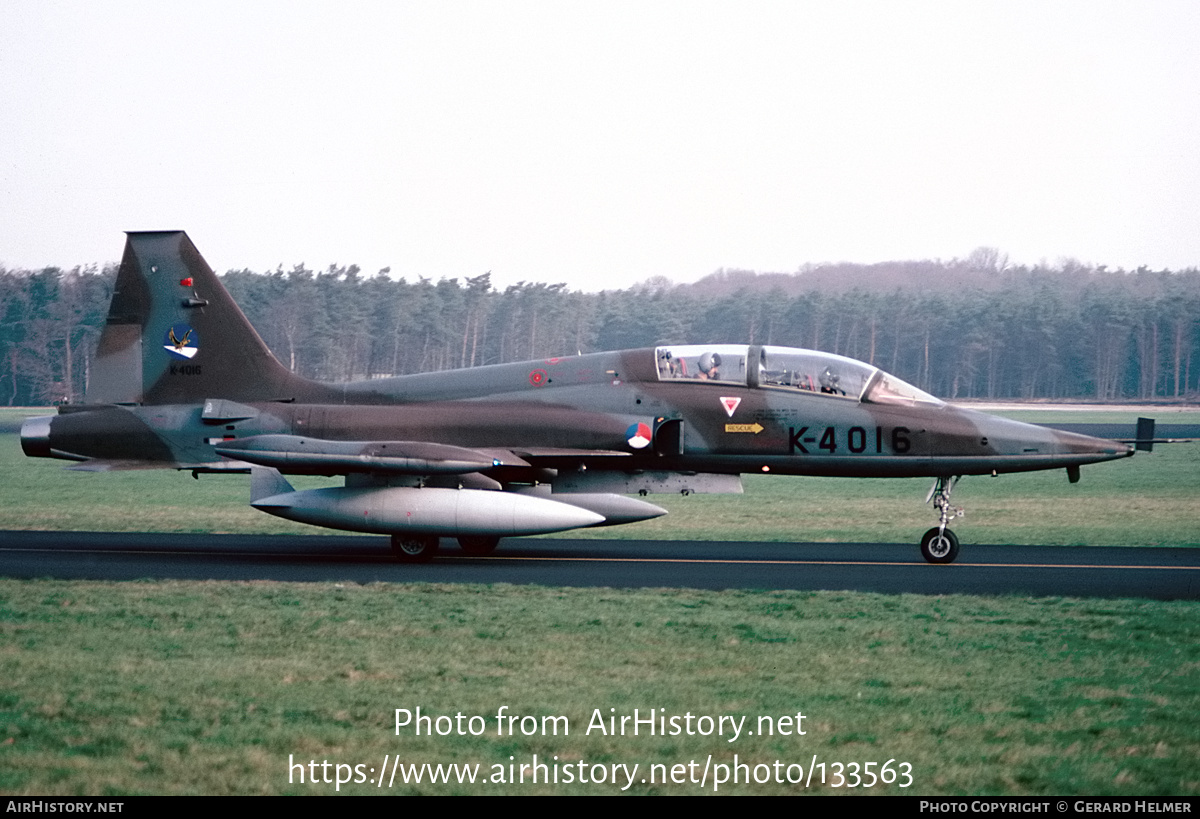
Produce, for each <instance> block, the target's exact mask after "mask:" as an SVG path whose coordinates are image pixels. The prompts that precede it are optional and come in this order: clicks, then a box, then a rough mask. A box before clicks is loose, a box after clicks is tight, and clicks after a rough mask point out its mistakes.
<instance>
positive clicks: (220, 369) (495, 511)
mask: <svg viewBox="0 0 1200 819" xmlns="http://www.w3.org/2000/svg"><path fill="white" fill-rule="evenodd" d="M93 373H94V374H93V377H92V379H91V384H90V386H89V392H88V395H87V400H86V402H85V403H84V404H80V405H67V406H62V407H60V408H59V412H58V414H57V415H54V416H42V417H37V418H30V419H28V420H27V421H26V422H25V424H24V425H23V427H22V430H21V444H22V447H23V448H24V451H25V453H26V454H27V455H30V456H33V457H48V458H63V459H67V460H71V461H78V462H80V463H79V464H78V465H77V466H76V467H75V468H80V469H90V470H106V469H120V468H139V467H147V466H152V467H169V468H175V469H184V470H191V471H192V472H193V473H194V474H199V473H202V472H204V473H209V472H214V473H215V472H250V473H251V475H252V477H251V505H252V506H254V507H255V508H258V509H261V510H263V511H265V512H269V513H271V514H273V515H278V516H280V517H283V518H287V519H290V520H296V521H302V522H304V523H310V524H315V525H317V526H326V527H331V528H334V529H345V530H351V531H359V532H376V533H383V534H389V535H391V538H392V546H393V550H394V552H395V554H396V556H397V558H399V559H400V560H402V561H410V562H413V561H425V560H428V559H430V558H431V557H432V556H433V555H434V553H435V552H436V551H437V549H438V545H439V538H442V537H450V538H457V539H458V542H459V544H460V546H461V547H462V549H463V550H464V551H465V552H466V553H467V554H471V555H485V554H488V553H490V552H491V551H492V550H493V549H494V548H495V547H496V544H497V543H498V541H499V540H500V538H502V537H506V536H513V535H529V534H536V533H543V532H556V531H564V530H568V529H575V528H580V527H588V526H606V525H614V524H620V523H629V522H633V521H638V520H646V519H649V518H653V517H657V516H659V515H662V514H664V510H662V509H661V508H659V507H657V506H654V505H653V504H650V503H648V502H646V501H644V500H641V499H639V498H634V497H629V495H638V496H645V495H648V494H652V493H683V494H690V493H712V492H741V491H742V484H741V477H740V476H741V475H742V474H743V473H760V474H761V473H769V474H772V475H828V476H851V477H862V478H889V477H896V478H898V477H928V478H932V479H934V484H933V488H932V489H931V490H930V495H929V497H928V498H927V499H926V500H927V501H929V500H932V501H933V503H934V507H935V509H936V511H937V514H938V525H937V526H934V527H933V528H931V529H930V530H929V531H928V532H926V533H925V535H924V537H922V538H921V553H922V555H923V556H924V558H925V559H926V560H927V561H929V562H931V563H949V562H951V561H953V560H954V559H955V558H956V557H957V555H958V552H959V543H958V539H957V537H956V536H955V535H954V533H953V532H952V531H951V530H950V529H949V528H948V526H947V525H948V524H949V523H950V521H951V520H952V519H954V518H955V517H957V516H959V515H961V514H962V510H961V509H959V508H957V507H955V506H952V505H951V502H950V496H951V491H952V489H953V487H954V484H955V481H957V480H958V478H959V477H960V476H963V475H988V474H990V475H995V474H998V473H1002V472H1021V471H1032V470H1041V469H1064V470H1066V472H1067V475H1068V477H1069V478H1070V480H1071V481H1072V482H1074V481H1077V480H1078V479H1079V468H1080V466H1082V465H1084V464H1091V463H1096V462H1099V461H1108V460H1113V459H1116V458H1124V457H1126V456H1129V455H1132V454H1133V448H1131V447H1130V446H1128V445H1126V444H1124V443H1119V442H1116V441H1110V440H1103V439H1100V438H1093V437H1090V436H1086V435H1081V434H1074V433H1069V432H1059V431H1054V430H1050V429H1047V428H1044V427H1039V426H1034V425H1030V424H1023V423H1019V422H1016V421H1010V420H1006V419H1003V418H997V417H994V416H991V415H986V414H983V413H980V412H974V411H972V410H969V409H963V408H959V407H955V406H952V405H949V404H946V403H944V402H942V401H940V400H938V399H937V398H935V397H933V396H932V395H928V394H927V393H925V392H922V391H921V390H919V389H917V388H915V387H913V386H912V385H910V384H907V383H905V382H904V381H902V380H900V379H899V378H896V377H895V376H893V375H890V374H888V373H886V372H884V371H882V370H880V369H878V368H877V367H874V366H871V365H869V364H865V363H863V362H861V361H855V360H853V359H849V358H845V357H842V356H837V355H831V354H829V353H822V352H816V351H813V350H801V349H793V348H789V347H774V346H764V345H754V344H714V345H664V346H661V347H656V348H649V349H640V350H624V351H620V352H604V353H591V354H587V355H575V356H569V357H563V358H550V359H546V360H541V361H531V362H524V363H516V364H497V365H491V366H484V367H474V368H471V369H465V370H452V371H446V372H435V373H423V374H418V375H405V376H396V377H393V378H384V379H372V380H369V381H358V382H349V383H343V384H328V383H321V382H316V381H310V380H308V379H305V378H302V377H300V376H297V375H295V374H294V373H292V372H290V371H289V370H288V369H287V368H286V367H284V366H283V365H282V364H280V363H279V361H278V360H276V358H275V357H274V356H273V355H272V354H271V352H270V351H269V350H268V348H267V346H266V345H265V344H264V343H263V341H262V339H261V338H260V337H259V336H258V334H257V333H256V332H255V331H254V328H253V327H251V325H250V323H249V322H248V321H247V319H246V317H245V316H244V315H243V314H242V312H241V311H240V310H239V309H238V307H237V305H236V304H234V302H233V300H232V299H231V297H230V296H229V294H228V292H227V291H226V290H225V288H224V286H223V285H222V284H221V282H220V280H219V279H218V278H217V276H216V275H215V274H214V273H213V271H212V269H211V268H210V267H209V266H208V264H207V263H206V262H205V261H204V259H203V258H202V257H201V256H200V254H199V252H198V251H197V250H196V248H195V246H194V245H193V244H192V242H191V240H189V239H188V237H187V235H186V234H184V233H183V232H182V231H171V232H139V233H129V234H128V240H127V242H126V245H125V253H124V257H123V259H122V262H121V267H120V270H119V273H118V275H117V280H116V285H115V292H114V294H113V298H112V304H111V307H110V310H109V314H108V320H107V323H106V325H105V327H104V330H103V333H102V335H101V337H100V343H99V349H98V352H97V360H96V363H95V366H94V370H93ZM285 474H288V475H327V476H344V477H345V485H344V486H338V487H329V488H324V489H309V490H303V491H296V490H295V489H294V488H293V487H292V486H291V484H289V483H288V481H287V479H286V478H285V477H284V475H285Z"/></svg>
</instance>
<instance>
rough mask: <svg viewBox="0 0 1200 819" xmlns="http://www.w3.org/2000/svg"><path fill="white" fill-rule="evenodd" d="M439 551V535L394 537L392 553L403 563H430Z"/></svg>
mask: <svg viewBox="0 0 1200 819" xmlns="http://www.w3.org/2000/svg"><path fill="white" fill-rule="evenodd" d="M437 550H438V536H437V535H421V534H403V535H392V553H393V554H394V555H396V559H397V560H399V561H400V562H401V563H428V562H429V561H430V560H433V556H434V555H435V554H437Z"/></svg>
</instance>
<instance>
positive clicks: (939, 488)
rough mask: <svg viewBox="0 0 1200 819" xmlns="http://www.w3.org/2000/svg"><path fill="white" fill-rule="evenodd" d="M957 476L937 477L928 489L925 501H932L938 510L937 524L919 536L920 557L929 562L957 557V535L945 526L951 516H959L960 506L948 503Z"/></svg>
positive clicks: (951, 560) (961, 513) (950, 560)
mask: <svg viewBox="0 0 1200 819" xmlns="http://www.w3.org/2000/svg"><path fill="white" fill-rule="evenodd" d="M957 482H958V476H957V475H956V476H954V477H953V478H938V479H937V481H936V482H934V484H933V488H932V489H930V490H929V495H928V496H927V497H926V498H925V502H926V503H929V501H930V500H932V501H933V508H934V509H936V510H937V511H938V518H939V522H938V525H937V526H935V527H933V528H932V529H930V530H929V531H928V532H926V533H925V535H924V537H922V538H921V557H923V558H925V560H927V561H928V562H930V563H953V562H954V558H956V557H958V537H957V536H956V535H955V534H954V533H953V532H951V531H950V530H949V529H947V528H946V524H948V523H949V522H950V521H951V519H953V518H961V517H962V516H963V510H962V507H961V506H951V505H950V493H951V492H952V491H953V490H954V484H956V483H957Z"/></svg>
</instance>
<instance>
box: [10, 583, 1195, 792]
mask: <svg viewBox="0 0 1200 819" xmlns="http://www.w3.org/2000/svg"><path fill="white" fill-rule="evenodd" d="M1195 612H1196V607H1195V605H1193V604H1187V603H1149V602H1138V601H1087V600H1072V599H1041V600H1025V599H1016V598H1001V599H984V598H972V597H945V598H926V597H920V596H915V595H901V596H884V595H874V594H839V593H831V592H823V593H801V592H724V593H709V592H696V591H687V590H654V589H649V590H636V591H616V590H598V591H597V590H593V591H588V590H564V589H546V588H538V587H512V586H495V587H493V586H439V585H430V584H424V585H394V584H375V585H369V586H357V585H353V584H351V585H345V586H342V585H338V584H333V583H326V584H286V583H215V582H207V583H182V582H169V583H123V584H121V583H60V582H53V581H42V582H16V581H0V641H2V642H0V644H2V645H3V646H4V648H3V650H2V651H0V673H3V675H4V678H5V679H6V681H7V684H6V686H5V689H4V692H3V694H0V790H3V791H4V792H6V793H16V794H23V793H59V794H127V793H204V794H221V793H328V792H332V791H333V790H334V789H333V786H332V785H323V784H322V785H317V786H312V785H309V784H305V785H300V784H299V783H298V782H292V783H289V782H288V767H287V762H288V759H289V755H291V756H292V757H294V758H296V759H300V760H303V761H305V762H307V761H308V760H316V761H317V762H318V763H319V762H322V761H325V760H328V761H330V762H331V763H344V764H351V765H354V764H360V763H365V764H366V765H374V766H376V767H378V766H379V765H380V764H381V763H382V760H383V758H384V755H385V754H400V755H401V757H402V758H403V760H404V761H406V762H417V763H421V762H429V763H432V764H437V763H480V764H481V765H482V766H483V768H484V772H485V775H489V774H490V773H491V771H492V770H493V769H492V767H491V766H493V765H495V764H497V763H499V764H501V765H502V766H504V768H505V769H507V763H508V761H509V757H510V756H512V757H515V759H516V761H522V760H523V761H526V762H528V761H529V760H530V759H531V757H532V755H533V754H537V755H538V756H539V759H541V760H552V759H553V757H554V756H557V757H558V758H559V760H560V761H562V762H563V763H566V762H575V763H577V762H578V761H579V760H584V761H585V762H586V763H587V764H588V765H591V764H593V763H600V762H606V763H626V764H630V765H631V764H632V763H635V762H636V763H638V764H639V766H640V770H641V771H642V772H643V773H644V772H645V771H646V768H647V766H648V765H650V764H654V763H659V764H664V765H666V766H667V769H668V770H669V769H670V766H671V765H674V764H678V763H685V764H686V763H688V762H690V761H691V760H698V761H699V764H700V765H703V764H704V761H705V760H706V759H707V757H708V755H709V754H711V755H712V756H713V761H714V762H717V763H720V762H724V763H726V764H728V763H732V761H733V755H734V754H735V753H736V754H738V757H739V760H740V761H743V762H747V761H748V762H749V763H750V764H752V765H753V764H759V763H767V764H772V763H773V762H774V761H775V760H777V759H778V760H781V761H782V762H784V763H785V764H790V763H798V764H801V765H803V766H804V768H805V769H806V770H807V768H808V766H809V764H810V761H811V759H812V757H813V755H814V754H815V755H816V756H817V758H818V761H824V762H826V763H827V766H831V765H832V763H834V762H843V763H850V762H859V763H865V762H870V761H874V762H878V763H883V762H886V761H887V760H889V759H891V760H895V761H896V762H895V763H893V764H894V765H896V764H898V763H899V762H908V763H911V765H912V778H913V782H912V785H911V787H909V788H905V789H901V788H899V787H896V786H895V785H892V786H877V787H876V788H874V789H872V790H873V791H874V792H884V793H908V794H1089V795H1101V794H1196V793H1198V792H1200V774H1198V772H1197V770H1196V766H1195V761H1196V759H1197V758H1200V687H1198V686H1197V672H1198V669H1200V639H1198V638H1200V623H1198V622H1197V621H1196V618H1195V616H1194V615H1195ZM502 705H506V706H508V708H509V713H512V714H517V715H535V716H539V717H540V716H552V715H562V716H566V717H567V718H568V720H569V725H570V734H569V735H567V736H562V735H559V736H517V737H509V736H503V737H499V736H496V730H495V721H494V719H493V716H494V714H495V713H496V712H497V710H498V709H499V707H500V706H502ZM418 706H420V707H421V709H422V711H423V713H425V714H432V715H434V716H438V715H448V716H453V715H455V714H457V713H462V714H463V715H465V716H467V717H469V716H472V715H480V716H483V717H485V718H487V720H488V723H487V731H486V733H485V735H483V736H479V737H471V736H466V737H458V736H447V737H442V736H434V737H426V736H421V737H417V736H414V735H413V733H412V732H411V730H409V729H405V730H403V731H402V733H401V735H400V736H396V735H395V732H394V709H396V708H406V709H410V710H415V708H416V707H418ZM612 708H615V709H616V713H617V714H632V711H633V709H634V708H637V709H640V711H641V713H642V714H643V715H644V714H645V713H646V712H647V711H648V710H649V709H651V708H655V709H665V713H666V714H668V715H675V714H678V715H680V716H682V715H684V714H686V713H691V714H693V715H715V716H719V715H722V714H726V715H732V716H745V717H747V718H748V720H747V727H748V728H750V729H751V730H754V728H755V727H756V726H757V720H758V717H760V716H770V717H776V718H777V717H780V716H784V715H793V716H794V715H795V714H796V713H797V712H802V713H803V714H805V717H806V719H805V722H804V723H803V727H804V728H805V730H806V734H805V735H804V736H787V737H781V736H775V737H770V736H743V737H741V738H740V739H739V740H738V741H736V742H733V743H730V742H727V741H726V739H727V738H728V737H726V738H719V737H715V736H714V737H702V736H690V737H689V736H686V735H684V736H677V737H651V736H646V735H644V734H643V735H640V736H603V735H600V734H598V733H597V732H595V731H593V732H592V734H591V735H590V736H588V735H585V729H586V728H587V725H588V723H589V720H590V718H591V715H592V714H593V711H594V710H595V709H599V710H600V713H601V715H602V716H604V717H607V716H609V715H610V713H612V712H610V710H609V709H612ZM826 775H827V781H829V782H832V768H831V767H827V768H826ZM711 787H712V784H711V779H710V781H709V785H708V788H707V790H708V791H711ZM630 790H631V792H633V793H698V792H701V789H700V787H699V786H698V785H695V784H678V785H676V784H670V785H662V784H658V785H655V786H651V785H649V784H642V783H641V782H638V783H637V784H635V785H634V787H633V788H631V789H630ZM798 790H799V789H798V788H796V787H795V786H790V785H786V784H782V785H781V784H776V783H774V782H772V783H763V784H752V785H745V784H742V785H738V786H734V785H732V784H728V785H727V786H726V788H725V792H729V793H791V792H796V791H798ZM814 790H816V791H817V792H832V791H834V790H835V789H833V788H830V787H828V786H826V787H824V788H814ZM342 791H343V792H349V793H374V792H378V789H377V788H376V787H374V786H370V785H350V786H349V787H343V789H342ZM393 791H400V792H422V793H454V792H473V793H522V794H528V793H571V794H579V793H614V792H617V789H616V788H615V787H614V786H612V785H611V784H605V785H579V784H575V785H570V786H568V785H565V784H560V785H558V786H555V785H537V786H535V785H532V784H529V783H526V784H525V785H524V786H520V785H518V786H502V785H499V784H487V785H481V784H477V785H473V786H466V785H463V786H459V785H454V784H451V785H437V786H431V785H428V784H425V785H422V786H419V787H418V786H413V785H410V786H406V787H400V786H396V787H395V788H393ZM859 792H862V789H859Z"/></svg>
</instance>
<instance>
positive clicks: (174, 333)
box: [163, 324, 200, 359]
mask: <svg viewBox="0 0 1200 819" xmlns="http://www.w3.org/2000/svg"><path fill="white" fill-rule="evenodd" d="M163 349H164V350H166V351H167V352H168V353H170V354H171V355H174V356H178V357H179V358H187V359H192V358H195V356H196V353H198V352H200V339H199V338H198V337H197V336H196V330H195V329H194V328H192V327H189V326H188V325H186V324H173V325H171V329H169V330H167V334H166V336H164V337H163Z"/></svg>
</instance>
